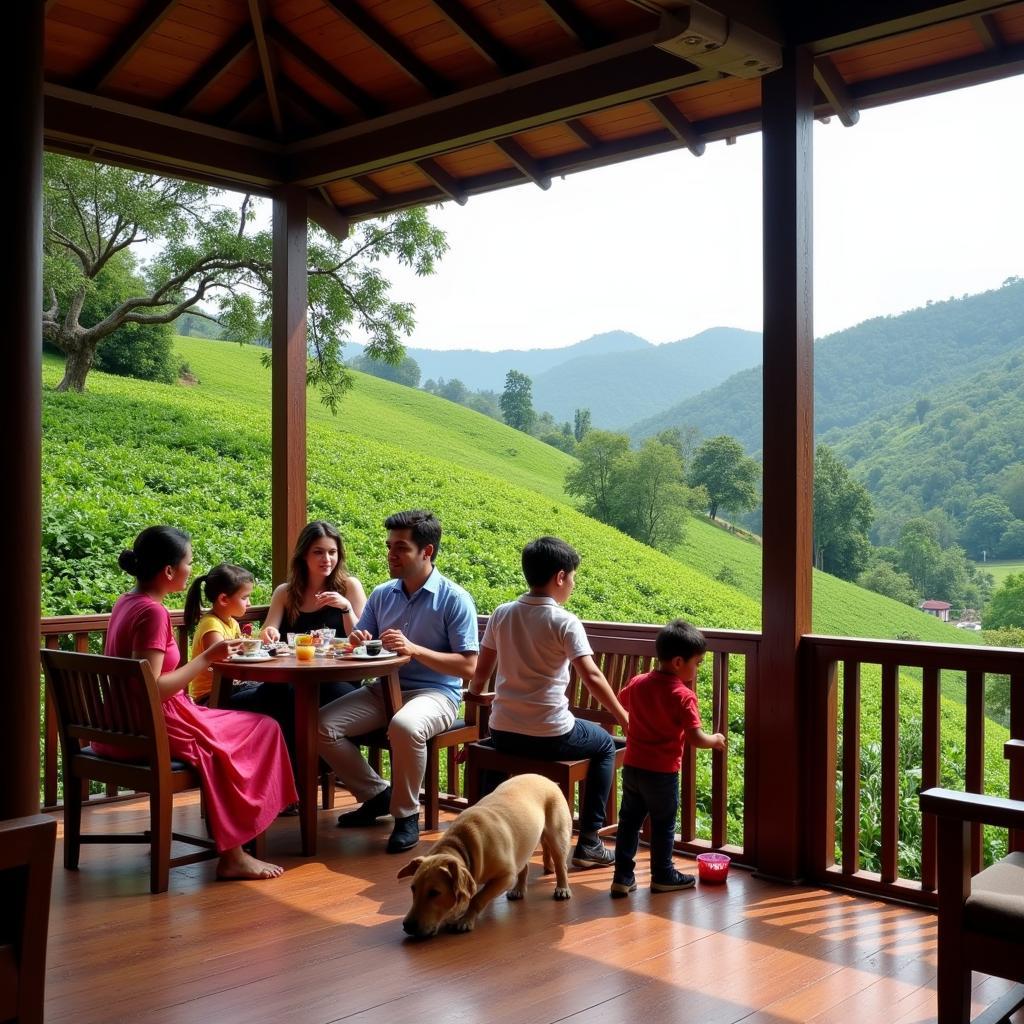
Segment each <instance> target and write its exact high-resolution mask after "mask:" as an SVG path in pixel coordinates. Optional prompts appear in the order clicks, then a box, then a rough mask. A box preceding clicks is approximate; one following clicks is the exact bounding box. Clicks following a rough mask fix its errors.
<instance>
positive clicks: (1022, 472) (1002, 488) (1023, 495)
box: [999, 462, 1024, 519]
mask: <svg viewBox="0 0 1024 1024" xmlns="http://www.w3.org/2000/svg"><path fill="white" fill-rule="evenodd" d="M999 493H1000V495H1001V496H1002V497H1003V498H1004V500H1005V501H1006V504H1007V505H1008V506H1009V508H1010V511H1011V512H1012V513H1013V515H1014V517H1015V518H1017V519H1024V464H1022V463H1019V462H1018V463H1015V464H1014V465H1012V466H1007V467H1006V469H1004V470H1003V472H1002V473H1000V474H999Z"/></svg>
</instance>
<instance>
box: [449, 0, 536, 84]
mask: <svg viewBox="0 0 1024 1024" xmlns="http://www.w3.org/2000/svg"><path fill="white" fill-rule="evenodd" d="M432 2H433V4H434V6H435V7H436V8H437V9H438V10H439V11H440V12H441V13H442V14H443V15H444V16H445V17H446V18H447V19H448V20H449V21H450V22H451V23H452V24H453V25H454V26H455V27H456V28H457V29H458V30H459V31H460V32H461V33H462V34H463V36H465V38H466V39H467V40H468V41H469V42H470V43H472V45H473V47H474V49H475V50H476V51H477V53H479V54H480V56H481V57H483V58H484V59H485V60H489V61H490V62H491V63H492V64H493V65H494V66H495V67H496V68H497V69H498V70H499V71H500V72H501V73H502V74H503V75H513V74H515V73H516V72H517V71H522V70H523V69H524V68H526V67H527V64H526V62H525V61H524V60H523V59H522V58H521V57H520V56H519V55H518V54H516V53H513V52H512V50H510V49H509V48H508V47H507V46H506V45H505V44H504V43H503V42H501V40H500V39H498V38H497V37H495V36H493V35H492V34H491V33H490V32H489V31H488V30H487V29H486V28H485V27H484V26H483V24H482V23H481V22H479V21H477V19H476V18H475V17H473V15H472V14H470V13H469V11H467V10H466V8H465V7H464V6H463V5H462V4H461V3H460V2H459V0H432Z"/></svg>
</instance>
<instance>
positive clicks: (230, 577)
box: [185, 562, 255, 704]
mask: <svg viewBox="0 0 1024 1024" xmlns="http://www.w3.org/2000/svg"><path fill="white" fill-rule="evenodd" d="M254 583H255V580H254V579H253V575H252V573H251V572H249V570H248V569H243V568H242V567H241V566H239V565H229V564H228V563H227V562H221V563H220V565H215V566H214V567H213V568H212V569H211V570H210V571H209V572H208V573H205V574H204V575H202V576H197V577H196V579H195V581H194V582H193V583H192V586H191V587H189V589H188V595H187V596H186V598H185V627H186V628H187V629H193V628H194V629H195V636H194V637H193V638H192V657H193V658H195V657H198V656H199V655H200V654H202V653H203V651H205V650H206V649H207V648H208V647H212V646H213V645H214V644H215V643H217V642H218V641H219V640H237V639H238V638H239V637H240V636H241V635H242V627H241V626H239V624H238V620H237V619H236V618H235V616H237V615H244V614H245V612H246V609H247V608H248V607H249V598H250V596H251V595H252V588H253V584H254ZM203 584H205V585H206V600H207V603H208V604H209V605H210V610H209V611H208V612H207V613H206V614H205V615H203V614H202V608H201V606H200V592H201V590H202V587H203ZM212 685H213V670H212V669H210V668H206V669H204V670H203V671H202V672H201V673H200V674H199V675H197V676H196V677H195V679H193V680H192V682H190V683H189V684H188V695H189V696H190V697H191V698H192V700H193V701H195V703H196V704H206V703H207V702H208V701H209V699H210V688H211V687H212Z"/></svg>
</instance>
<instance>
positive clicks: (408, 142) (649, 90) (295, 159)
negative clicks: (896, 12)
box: [289, 32, 716, 186]
mask: <svg viewBox="0 0 1024 1024" xmlns="http://www.w3.org/2000/svg"><path fill="white" fill-rule="evenodd" d="M653 37H654V33H653V32H649V33H645V34H643V35H640V36H635V37H633V38H630V39H624V40H621V41H620V42H618V43H613V44H611V45H609V46H606V47H602V48H601V49H600V50H592V51H590V52H588V53H582V54H578V55H576V56H574V57H569V58H566V59H564V60H560V61H555V62H553V63H551V64H547V65H543V66H542V67H538V68H532V69H531V70H529V71H524V72H522V73H520V74H519V75H514V76H512V77H510V78H503V79H499V80H497V81H494V82H487V83H484V84H482V85H480V86H475V87H474V88H472V89H467V90H465V91H464V92H462V93H459V94H458V95H457V96H452V97H448V98H446V99H443V100H434V101H431V102H429V103H424V104H421V105H419V106H417V107H411V108H409V109H407V110H402V111H396V112H395V113H393V114H389V115H387V116H385V117H381V118H379V119H377V120H376V121H373V122H363V123H361V124H355V125H351V126H349V127H348V128H342V129H339V130H338V131H336V132H331V133H330V134H328V135H325V136H323V137H322V138H319V139H309V140H305V141H302V142H299V143H295V144H294V145H293V146H291V147H290V149H289V158H290V161H291V165H292V172H291V177H292V180H293V181H295V182H296V183H300V184H304V185H307V186H308V185H317V184H321V183H323V182H329V181H336V180H338V179H340V178H351V177H355V176H356V175H357V174H372V173H374V172H375V171H379V170H383V169H384V168H386V167H393V166H396V165H398V164H401V163H408V162H414V161H416V160H422V159H423V158H424V157H434V156H438V155H441V154H443V153H446V152H450V151H451V150H453V149H456V148H465V147H467V146H471V145H474V144H476V143H480V142H494V141H495V140H497V139H499V138H507V137H508V136H510V135H516V134H518V133H520V132H524V131H527V130H528V129H530V128H535V127H541V126H544V125H550V124H552V123H554V122H557V121H566V120H570V119H572V118H577V117H581V116H583V115H585V114H590V113H594V112H596V111H599V110H606V109H608V108H609V107H613V106H616V105H619V104H622V103H628V102H634V101H638V100H645V99H650V98H652V97H654V96H660V95H665V94H666V93H671V92H675V91H676V90H677V89H682V88H685V87H686V86H688V85H693V84H695V83H697V82H705V81H708V80H709V79H710V78H713V77H716V74H715V73H714V72H709V71H707V70H704V69H701V68H696V67H695V66H694V65H693V64H690V63H689V62H688V61H685V60H681V59H679V58H678V57H673V56H671V55H670V54H667V53H664V52H663V51H661V50H657V49H655V48H654V47H653V46H652V41H653Z"/></svg>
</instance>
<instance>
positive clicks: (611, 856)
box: [572, 836, 615, 868]
mask: <svg viewBox="0 0 1024 1024" xmlns="http://www.w3.org/2000/svg"><path fill="white" fill-rule="evenodd" d="M572 862H573V866H574V867H578V868H607V867H610V866H611V865H612V864H614V863H615V853H614V851H612V850H609V849H608V847H607V846H605V845H604V843H602V842H601V840H600V839H598V838H597V836H593V837H591V838H587V839H584V838H583V837H582V836H581V837H580V841H579V842H578V843H577V844H576V850H575V852H574V853H573V855H572Z"/></svg>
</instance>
